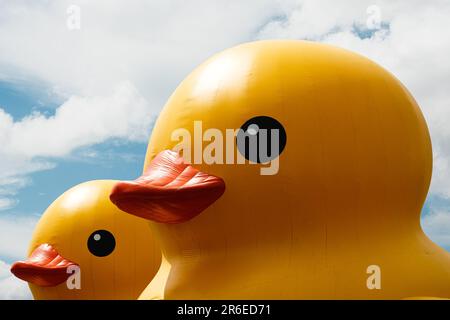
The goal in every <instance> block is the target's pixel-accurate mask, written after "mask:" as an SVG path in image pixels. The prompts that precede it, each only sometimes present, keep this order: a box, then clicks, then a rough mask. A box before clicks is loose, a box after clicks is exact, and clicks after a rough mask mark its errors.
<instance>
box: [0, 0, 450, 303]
mask: <svg viewBox="0 0 450 320" xmlns="http://www.w3.org/2000/svg"><path fill="white" fill-rule="evenodd" d="M448 17H450V2H449V1H448V0H430V1H419V0H409V1H406V0H398V1H387V0H386V1H381V0H380V1H376V0H370V1H365V0H344V1H332V0H278V1H277V0H271V1H269V0H248V1H237V0H220V1H219V0H216V1H211V0H191V1H182V0H164V1H163V0H159V1H154V0H153V1H138V0H129V1H119V0H109V1H87V0H86V1H81V0H80V1H76V0H71V1H65V0H58V1H56V0H54V1H52V0H35V1H32V2H31V1H25V0H14V1H12V0H11V1H9V0H0V168H1V170H0V299H27V298H31V295H30V292H29V290H28V288H27V286H26V284H25V283H24V282H22V281H20V280H17V279H15V278H13V277H12V276H11V274H10V273H9V268H10V264H11V263H12V262H13V261H15V260H17V259H23V258H24V257H25V255H26V249H27V245H28V242H29V240H30V236H31V233H32V231H33V228H34V225H35V223H36V222H37V221H38V219H39V216H40V215H41V214H42V213H43V211H44V210H45V209H46V208H47V206H48V205H49V204H50V203H51V202H52V201H53V200H54V199H56V197H58V196H59V195H60V194H61V193H62V192H64V191H65V190H67V189H68V188H70V187H72V186H74V185H76V184H78V183H80V182H83V181H87V180H94V179H133V178H135V177H136V176H138V175H139V173H140V170H141V168H142V164H143V161H144V155H145V150H146V147H147V141H148V137H149V135H150V133H151V129H152V126H153V123H154V121H155V119H156V117H157V116H158V113H159V111H160V110H161V108H162V106H163V105H164V102H165V101H166V100H167V98H168V97H169V95H170V94H171V92H172V91H173V90H174V89H175V88H176V86H177V85H178V83H179V82H180V81H181V80H182V79H183V78H184V77H185V76H186V75H187V74H189V72H190V71H191V70H192V69H193V68H195V67H196V66H197V65H198V64H199V63H201V62H202V61H204V60H205V59H206V58H208V57H209V56H211V55H212V54H214V53H216V52H219V51H221V50H223V49H226V48H228V47H231V46H234V45H237V44H239V43H242V42H247V41H253V40H260V39H280V38H284V39H286V38H288V39H307V40H312V41H319V42H325V43H330V44H333V45H337V46H340V47H343V48H347V49H350V50H353V51H356V52H359V53H361V54H363V55H365V56H367V57H369V58H370V59H372V60H374V61H376V62H377V63H379V64H380V65H382V66H383V67H385V68H386V69H388V70H389V71H390V72H392V73H393V74H394V75H395V76H396V77H397V78H399V79H400V81H402V82H403V83H404V84H405V85H406V87H407V88H408V89H409V90H410V91H411V93H412V94H413V96H414V97H415V99H416V100H417V102H418V103H419V105H420V106H421V109H422V111H423V113H424V116H425V118H426V120H427V123H428V126H429V129H430V133H431V138H432V143H433V159H434V169H433V178H432V184H431V188H430V192H429V196H428V198H427V201H426V203H425V206H424V209H423V212H422V226H423V228H424V230H425V232H426V233H427V234H428V235H429V237H430V238H431V239H432V240H433V241H435V242H436V243H438V244H439V245H441V246H443V247H444V248H446V249H447V250H449V251H450V171H449V170H450V126H449V125H448V124H447V121H448V120H450V106H449V103H448V101H449V99H448V98H449V95H450V91H449V90H448V88H449V83H450V59H448V56H449V53H450V37H449V36H448V30H450V19H449V18H448Z"/></svg>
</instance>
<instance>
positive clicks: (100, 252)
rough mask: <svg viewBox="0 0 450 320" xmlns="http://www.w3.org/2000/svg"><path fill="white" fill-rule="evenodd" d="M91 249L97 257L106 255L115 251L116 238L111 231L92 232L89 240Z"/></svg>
mask: <svg viewBox="0 0 450 320" xmlns="http://www.w3.org/2000/svg"><path fill="white" fill-rule="evenodd" d="M87 246H88V249H89V251H90V252H91V253H92V254H93V255H94V256H97V257H105V256H107V255H109V254H110V253H111V252H113V251H114V248H115V247H116V240H115V239H114V236H113V235H112V233H111V232H109V231H107V230H97V231H94V232H92V234H91V235H90V236H89V239H88V241H87Z"/></svg>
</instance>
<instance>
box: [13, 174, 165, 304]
mask: <svg viewBox="0 0 450 320" xmlns="http://www.w3.org/2000/svg"><path fill="white" fill-rule="evenodd" d="M116 183H117V181H113V180H96V181H89V182H85V183H82V184H80V185H77V186H75V187H73V188H71V189H70V190H68V191H66V192H65V193H64V194H63V195H61V196H60V197H59V198H58V199H56V200H55V201H54V202H53V203H52V205H51V206H50V207H49V208H48V209H47V211H46V212H45V213H44V215H43V216H42V217H41V219H40V220H39V223H38V225H37V226H36V229H35V231H34V235H33V238H32V240H31V244H30V250H29V251H30V253H29V257H28V259H27V260H26V261H19V262H16V263H15V264H14V265H13V266H12V268H11V271H12V273H13V274H14V275H16V276H17V277H18V278H20V279H23V280H25V281H28V282H29V285H30V288H31V291H32V293H33V296H34V298H35V299H58V300H59V299H136V298H137V297H138V296H139V294H140V293H141V291H142V290H143V289H144V288H145V286H146V285H147V284H148V282H149V281H150V280H152V278H153V276H154V275H155V274H156V272H157V270H158V268H159V266H160V263H161V251H160V248H159V246H158V244H157V242H156V239H155V237H154V236H153V235H152V233H151V232H149V226H148V222H147V221H146V220H144V219H140V218H137V217H133V216H131V215H129V214H126V213H124V212H122V211H120V210H119V209H117V207H115V206H114V205H113V204H112V203H111V201H110V200H109V193H110V192H111V189H112V187H113V186H114V185H115V184H116ZM75 273H77V274H75ZM70 277H72V278H73V279H70ZM76 277H78V279H76Z"/></svg>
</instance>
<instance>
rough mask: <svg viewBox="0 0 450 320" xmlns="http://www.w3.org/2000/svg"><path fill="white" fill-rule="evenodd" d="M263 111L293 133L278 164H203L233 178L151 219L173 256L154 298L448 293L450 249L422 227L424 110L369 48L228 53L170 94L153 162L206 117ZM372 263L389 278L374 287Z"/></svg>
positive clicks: (218, 123)
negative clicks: (182, 209) (206, 201)
mask: <svg viewBox="0 0 450 320" xmlns="http://www.w3.org/2000/svg"><path fill="white" fill-rule="evenodd" d="M412 67H413V66H412ZM261 115H264V116H270V117H273V118H275V119H277V120H278V121H280V122H281V123H282V124H283V126H284V128H285V129H286V132H287V145H286V149H285V150H284V152H283V153H282V154H281V156H280V159H279V160H280V164H279V172H278V174H276V175H266V176H264V175H260V170H259V169H260V167H261V166H263V165H256V164H245V165H236V164H235V165H223V164H214V165H206V164H202V165H195V166H196V167H198V168H200V169H201V170H203V171H205V172H208V173H211V174H214V175H217V176H220V177H222V178H223V179H224V180H225V183H226V191H225V194H224V195H223V196H222V197H221V198H220V199H219V200H218V201H217V202H216V203H214V204H213V205H212V206H211V207H209V208H208V209H206V210H205V211H204V212H202V213H201V214H200V215H199V216H197V217H195V218H194V219H193V220H190V221H188V222H185V223H181V224H175V225H164V224H158V223H152V224H151V226H152V229H153V231H154V232H155V233H156V234H157V236H158V238H159V239H160V241H161V245H162V248H163V252H164V256H165V258H164V261H163V263H162V265H161V269H160V271H159V273H158V275H157V276H156V277H155V279H154V280H153V282H152V283H151V284H150V285H149V286H148V287H147V289H146V290H145V291H144V292H143V294H142V295H141V298H142V299H151V298H165V299H180V298H189V299H191V298H193V299H204V298H208V299H209V298H213V299H216V298H220V299H222V298H225V299H228V298H230V299H236V298H237V299H240V298H257V299H260V298H261V299H285V298H286V299H302V298H308V299H323V298H325V299H360V298H367V299H400V298H406V297H415V296H422V297H423V296H431V297H446V298H450V255H449V253H447V252H446V251H445V250H444V249H442V248H440V247H438V246H437V245H436V244H434V243H433V242H432V241H430V240H429V239H428V238H427V237H426V236H425V234H424V233H423V231H422V229H421V227H420V219H419V218H420V212H421V208H422V205H423V202H424V200H425V197H426V195H427V191H428V187H429V183H430V178H431V171H432V153H431V143H430V137H429V133H428V129H427V126H426V123H425V121H424V118H423V116H422V113H421V111H420V109H419V107H418V105H417V104H416V102H415V101H414V99H413V97H412V96H411V95H410V94H409V92H408V91H407V90H406V88H405V87H404V86H403V85H402V84H401V83H400V82H399V81H398V80H397V79H396V78H395V77H394V76H392V74H390V73H389V72H387V71H386V70H384V69H383V68H381V67H380V66H378V65H377V64H375V63H373V62H371V61H370V60H368V59H367V58H364V57H362V56H360V55H357V54H354V53H352V52H349V51H346V50H343V49H339V48H335V47H331V46H327V45H323V44H317V43H312V42H303V41H262V42H254V43H248V44H243V45H240V46H237V47H234V48H232V49H229V50H226V51H224V52H222V53H220V54H217V55H215V56H214V57H212V58H211V59H209V60H208V61H206V62H205V63H203V64H202V65H201V66H199V67H198V68H197V69H196V70H195V71H193V72H192V73H191V74H190V75H189V76H188V77H187V78H186V79H185V80H184V81H183V82H182V83H181V84H180V86H179V87H178V88H177V89H176V91H175V92H174V94H173V95H172V96H171V97H170V99H169V101H168V102H167V104H166V106H165V107H164V110H163V111H162V113H161V115H160V117H159V119H158V121H157V123H156V126H155V128H154V130H153V134H152V136H151V139H150V143H149V147H148V151H147V158H146V165H147V164H148V163H149V161H150V160H151V159H152V158H153V157H154V156H155V155H156V154H157V153H159V152H160V151H162V150H164V149H171V148H173V147H174V146H175V144H176V142H174V141H171V134H172V132H173V131H174V130H175V129H177V128H186V129H189V130H190V131H191V132H192V128H193V122H194V121H195V120H201V121H202V122H203V129H204V130H206V129H207V128H218V129H220V130H222V131H223V132H225V129H227V128H235V129H237V128H239V127H240V126H241V125H242V124H243V123H244V122H246V121H247V120H248V119H250V118H252V117H254V116H261ZM205 144H206V143H205ZM370 265H378V266H379V267H380V270H381V289H380V290H377V289H373V290H369V289H368V288H367V285H366V282H367V278H368V277H369V276H370V275H369V274H367V273H366V270H367V267H368V266H370Z"/></svg>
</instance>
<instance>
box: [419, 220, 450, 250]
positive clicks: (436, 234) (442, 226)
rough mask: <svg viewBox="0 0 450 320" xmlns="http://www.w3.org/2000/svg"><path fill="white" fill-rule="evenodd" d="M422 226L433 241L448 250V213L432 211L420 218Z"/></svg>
mask: <svg viewBox="0 0 450 320" xmlns="http://www.w3.org/2000/svg"><path fill="white" fill-rule="evenodd" d="M422 228H423V230H424V231H425V233H426V234H428V235H429V236H430V237H431V238H432V239H433V241H434V242H436V243H437V244H439V245H441V246H443V247H445V248H447V250H450V234H449V230H450V213H449V212H448V211H440V212H432V213H429V214H427V215H425V216H424V217H423V219H422Z"/></svg>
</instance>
